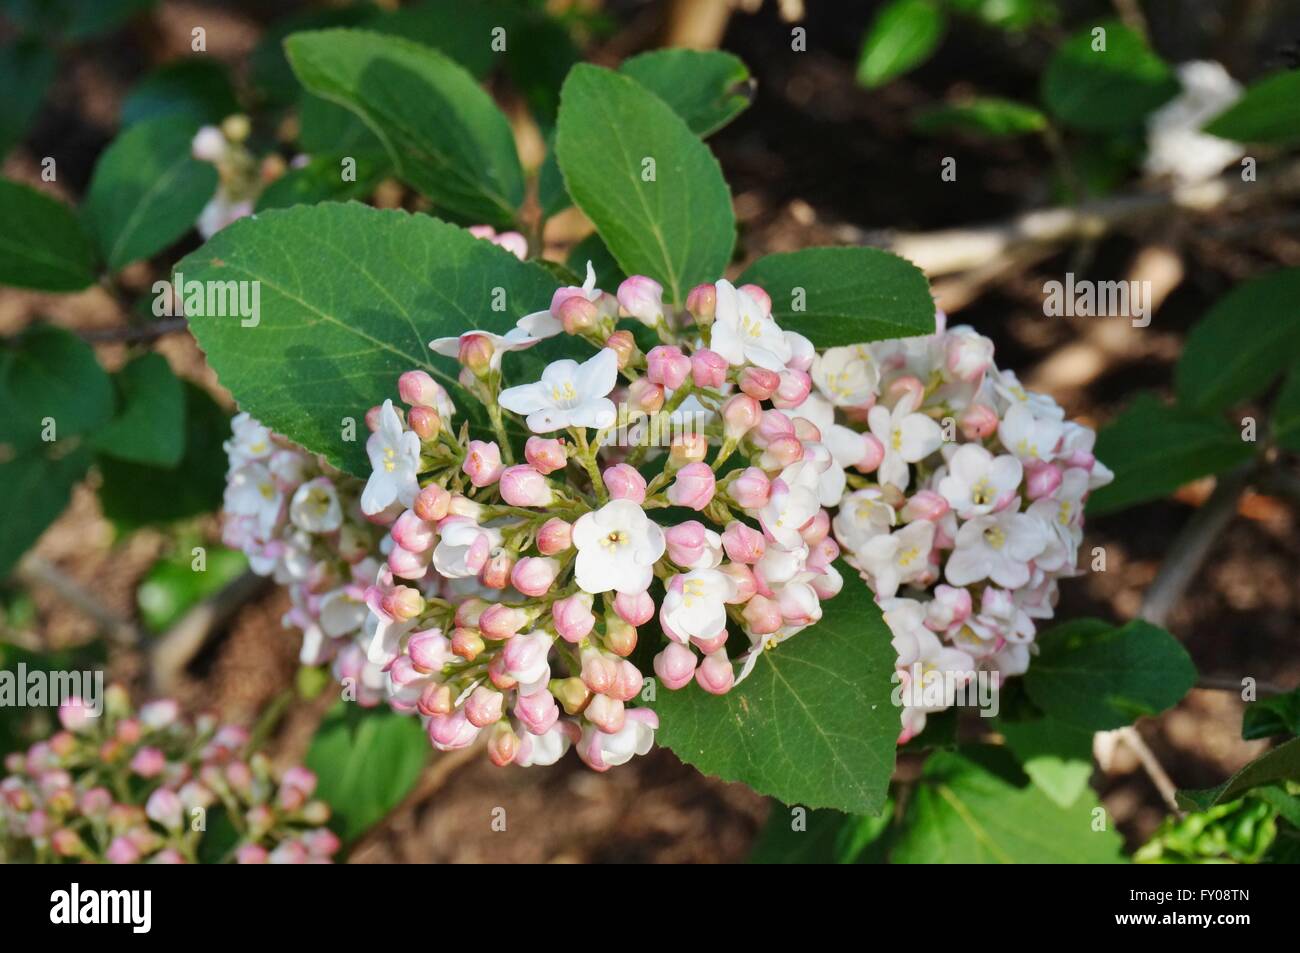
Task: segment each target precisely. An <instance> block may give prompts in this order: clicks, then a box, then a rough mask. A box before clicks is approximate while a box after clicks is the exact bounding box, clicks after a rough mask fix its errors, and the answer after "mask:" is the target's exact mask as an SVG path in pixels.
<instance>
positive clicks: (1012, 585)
mask: <svg viewBox="0 0 1300 953" xmlns="http://www.w3.org/2000/svg"><path fill="white" fill-rule="evenodd" d="M1046 544H1047V538H1046V534H1045V532H1044V530H1043V527H1042V524H1041V523H1039V521H1038V520H1036V519H1034V518H1033V517H1032V516H1029V515H1027V514H1025V513H1017V512H1015V510H1014V508H1013V509H1007V510H1003V511H1002V512H1001V513H995V514H990V515H988V516H977V517H975V518H974V519H972V520H968V521H967V522H966V523H964V524H962V527H961V529H959V530H957V539H956V548H954V549H953V551H952V554H951V555H950V556H949V557H948V563H947V565H946V566H945V567H944V575H945V576H946V577H947V579H948V582H949V584H950V585H954V586H966V585H970V584H971V583H972V582H979V581H980V580H981V579H992V580H993V582H994V583H996V584H997V585H999V586H1002V587H1003V588H1004V589H1016V588H1018V587H1020V586H1023V585H1024V584H1025V583H1027V582H1028V581H1029V560H1031V559H1033V558H1034V557H1035V556H1037V555H1038V554H1039V553H1041V552H1042V551H1043V547H1044V546H1045V545H1046Z"/></svg>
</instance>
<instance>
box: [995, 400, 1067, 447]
mask: <svg viewBox="0 0 1300 953" xmlns="http://www.w3.org/2000/svg"><path fill="white" fill-rule="evenodd" d="M1062 433H1063V430H1062V427H1061V423H1060V422H1059V421H1057V420H1051V419H1050V418H1043V417H1035V416H1034V413H1033V411H1032V410H1030V408H1029V407H1026V406H1024V405H1023V404H1017V405H1016V406H1014V407H1012V408H1011V409H1010V410H1008V411H1007V414H1006V416H1005V417H1003V418H1002V422H1001V423H999V424H998V439H999V440H1001V441H1002V446H1004V447H1006V448H1007V449H1008V450H1010V451H1011V452H1012V453H1014V454H1015V455H1016V456H1017V457H1019V458H1020V459H1021V460H1050V459H1052V455H1053V454H1054V453H1055V452H1056V445H1057V444H1058V443H1059V442H1060V440H1061V434H1062Z"/></svg>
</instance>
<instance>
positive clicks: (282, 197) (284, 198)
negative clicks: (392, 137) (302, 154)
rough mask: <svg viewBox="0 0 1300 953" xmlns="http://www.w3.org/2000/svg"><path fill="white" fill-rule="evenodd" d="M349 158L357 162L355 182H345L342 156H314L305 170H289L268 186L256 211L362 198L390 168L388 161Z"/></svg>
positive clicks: (361, 156)
mask: <svg viewBox="0 0 1300 953" xmlns="http://www.w3.org/2000/svg"><path fill="white" fill-rule="evenodd" d="M350 158H352V159H354V160H355V161H356V181H353V182H345V181H344V180H343V165H342V163H343V157H342V156H341V155H315V156H312V157H311V159H310V160H308V162H307V164H306V165H305V166H303V167H302V168H300V169H290V170H289V171H288V172H286V173H285V174H284V175H282V176H280V178H278V179H276V180H275V181H274V182H272V183H271V184H270V185H268V186H267V187H266V190H265V191H264V192H263V193H262V194H261V195H260V196H258V199H257V211H258V212H265V211H266V210H267V209H273V208H288V207H289V206H291V205H315V204H316V203H317V202H346V201H348V200H349V199H362V198H365V197H366V196H367V195H369V194H370V193H371V192H372V191H374V188H375V186H376V185H377V184H378V183H379V180H380V179H382V178H383V177H384V176H385V175H386V174H387V173H388V172H389V170H390V168H391V167H390V166H389V164H388V161H387V159H386V158H381V159H377V158H374V157H372V156H366V155H357V156H351V157H350Z"/></svg>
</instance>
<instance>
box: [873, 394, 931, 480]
mask: <svg viewBox="0 0 1300 953" xmlns="http://www.w3.org/2000/svg"><path fill="white" fill-rule="evenodd" d="M914 403H915V398H914V397H913V396H912V395H910V394H909V395H907V396H905V397H903V398H902V399H901V400H899V402H898V403H897V404H896V405H895V406H894V409H893V410H892V411H891V410H890V409H889V408H887V407H880V406H876V407H872V408H871V412H870V413H869V414H868V415H867V423H868V424H869V425H870V427H871V433H872V434H873V435H874V436H875V438H876V439H877V440H879V441H880V442H881V444H882V445H883V446H884V448H885V458H884V459H883V460H882V461H881V463H880V469H879V471H877V477H878V479H879V482H880V483H889V484H892V485H893V486H896V487H898V488H899V489H900V490H906V489H907V485H908V483H909V482H910V480H911V471H910V469H909V468H908V464H909V463H916V462H917V461H919V460H924V459H925V458H926V457H928V456H929V455H930V454H932V453H934V451H936V450H938V449H939V447H940V446H942V445H943V431H942V430H941V429H940V428H939V425H938V424H937V423H935V422H934V421H933V420H931V419H930V418H929V417H927V416H925V414H914V413H912V408H913V406H914Z"/></svg>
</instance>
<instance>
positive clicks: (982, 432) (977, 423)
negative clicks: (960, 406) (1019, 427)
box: [957, 404, 998, 440]
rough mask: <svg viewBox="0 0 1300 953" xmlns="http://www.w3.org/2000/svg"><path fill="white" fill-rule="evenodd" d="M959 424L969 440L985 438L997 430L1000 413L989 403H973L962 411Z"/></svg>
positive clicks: (964, 435)
mask: <svg viewBox="0 0 1300 953" xmlns="http://www.w3.org/2000/svg"><path fill="white" fill-rule="evenodd" d="M957 426H958V427H959V428H960V429H961V435H962V436H963V437H965V438H966V439H967V440H983V439H984V438H985V437H988V436H990V435H992V434H993V433H995V432H997V429H998V415H997V412H996V411H995V410H993V408H992V407H989V406H988V405H987V404H971V405H970V406H969V407H967V408H966V410H965V411H963V412H962V415H961V419H960V420H959V421H958V422H957Z"/></svg>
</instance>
